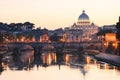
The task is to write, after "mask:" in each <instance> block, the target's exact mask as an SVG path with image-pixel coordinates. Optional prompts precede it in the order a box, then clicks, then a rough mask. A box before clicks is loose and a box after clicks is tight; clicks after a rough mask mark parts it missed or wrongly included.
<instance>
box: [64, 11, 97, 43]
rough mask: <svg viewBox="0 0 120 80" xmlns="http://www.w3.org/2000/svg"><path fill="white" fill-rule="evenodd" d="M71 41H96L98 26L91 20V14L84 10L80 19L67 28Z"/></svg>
mask: <svg viewBox="0 0 120 80" xmlns="http://www.w3.org/2000/svg"><path fill="white" fill-rule="evenodd" d="M65 32H66V35H68V36H67V37H68V41H69V42H81V41H94V40H97V36H96V35H95V34H96V33H97V32H98V26H97V25H95V24H94V23H93V22H92V23H91V22H90V19H89V16H88V15H87V14H86V13H85V11H84V10H83V11H82V14H81V15H80V16H79V17H78V21H77V22H76V23H74V24H73V25H72V26H70V27H68V28H66V29H65Z"/></svg>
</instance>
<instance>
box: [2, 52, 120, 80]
mask: <svg viewBox="0 0 120 80" xmlns="http://www.w3.org/2000/svg"><path fill="white" fill-rule="evenodd" d="M3 61H4V62H1V63H0V64H1V66H2V67H0V80H120V71H119V70H118V68H117V67H115V66H112V65H109V64H107V63H104V62H100V61H97V60H95V59H94V58H92V57H89V56H84V57H81V56H79V55H78V54H74V55H73V54H70V53H64V54H63V55H56V53H54V52H43V53H41V55H38V56H34V51H24V52H21V53H20V55H19V57H15V56H13V55H11V54H7V55H5V56H4V57H3Z"/></svg>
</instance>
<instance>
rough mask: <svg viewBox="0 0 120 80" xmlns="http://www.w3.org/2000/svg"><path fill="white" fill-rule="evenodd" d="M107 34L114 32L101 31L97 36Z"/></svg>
mask: <svg viewBox="0 0 120 80" xmlns="http://www.w3.org/2000/svg"><path fill="white" fill-rule="evenodd" d="M106 33H112V30H100V31H99V32H98V33H97V35H98V36H100V35H105V34H106Z"/></svg>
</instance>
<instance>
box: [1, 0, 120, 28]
mask: <svg viewBox="0 0 120 80" xmlns="http://www.w3.org/2000/svg"><path fill="white" fill-rule="evenodd" d="M119 5H120V0H0V10H1V11H0V22H4V23H12V22H14V23H17V22H25V21H29V22H32V23H34V24H35V26H36V27H39V26H41V27H42V28H44V27H46V28H48V29H56V28H60V27H62V28H64V27H68V26H71V25H72V24H73V23H74V22H77V20H78V17H79V15H80V14H81V13H82V10H83V9H84V10H85V11H86V14H87V15H88V16H89V17H90V20H91V22H94V23H95V24H97V25H98V26H103V25H110V24H116V22H117V21H118V18H119V16H120V6H119Z"/></svg>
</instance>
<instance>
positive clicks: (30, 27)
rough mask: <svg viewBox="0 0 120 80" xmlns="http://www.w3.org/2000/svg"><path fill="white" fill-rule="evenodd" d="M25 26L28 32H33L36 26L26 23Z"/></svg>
mask: <svg viewBox="0 0 120 80" xmlns="http://www.w3.org/2000/svg"><path fill="white" fill-rule="evenodd" d="M23 25H24V26H25V27H26V29H27V30H32V29H33V28H34V25H35V24H33V23H30V22H25V23H24V24H23Z"/></svg>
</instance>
